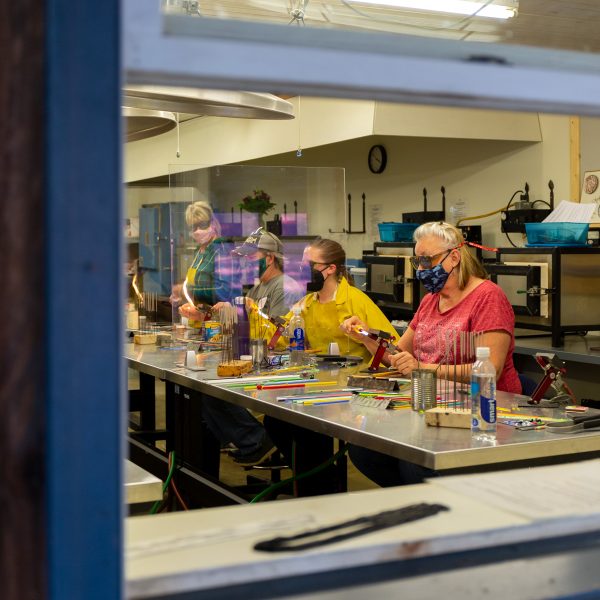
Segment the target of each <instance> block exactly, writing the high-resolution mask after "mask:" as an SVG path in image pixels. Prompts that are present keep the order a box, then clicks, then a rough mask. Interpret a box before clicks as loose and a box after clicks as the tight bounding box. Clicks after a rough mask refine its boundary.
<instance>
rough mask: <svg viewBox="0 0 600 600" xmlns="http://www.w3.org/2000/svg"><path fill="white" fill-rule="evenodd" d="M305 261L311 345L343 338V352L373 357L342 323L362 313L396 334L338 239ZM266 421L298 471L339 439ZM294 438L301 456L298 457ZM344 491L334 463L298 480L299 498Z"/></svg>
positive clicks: (303, 303)
mask: <svg viewBox="0 0 600 600" xmlns="http://www.w3.org/2000/svg"><path fill="white" fill-rule="evenodd" d="M305 259H306V260H307V261H308V264H309V265H310V269H311V281H310V283H309V284H308V286H307V288H308V290H309V293H308V294H307V295H306V296H305V297H304V298H303V299H302V300H300V302H299V303H298V305H299V306H300V307H301V309H302V316H303V317H304V323H305V328H306V331H305V335H306V340H307V342H308V345H309V346H310V348H312V349H317V350H320V351H321V352H327V348H328V345H329V343H330V342H337V343H338V346H339V348H340V352H341V353H342V354H346V355H355V356H360V357H362V358H363V360H364V361H365V362H368V361H370V360H371V358H372V356H371V353H370V352H369V351H368V350H367V349H366V348H365V346H364V345H363V344H361V343H359V342H356V341H355V340H353V339H351V338H349V337H348V336H347V335H346V334H345V333H344V332H343V331H342V330H341V329H340V325H341V324H342V323H343V322H344V321H345V320H346V319H347V318H348V317H349V316H352V315H362V316H361V317H360V318H361V319H362V320H363V321H364V322H366V323H369V326H370V327H373V328H375V329H381V330H384V331H386V332H388V333H390V334H391V335H393V336H394V337H396V335H397V334H396V331H395V330H394V328H393V326H392V324H391V323H390V322H389V321H388V319H387V318H386V316H385V315H384V314H383V313H382V312H381V310H380V309H379V307H377V305H376V304H375V303H374V302H373V301H372V300H371V299H370V298H369V297H368V296H367V295H366V294H365V293H364V292H361V291H360V290H359V289H357V288H355V287H354V286H353V285H351V282H350V281H349V277H348V274H347V270H346V252H345V251H344V249H343V248H342V246H341V245H340V244H338V242H336V241H334V240H327V239H319V240H317V241H315V242H313V243H312V244H311V245H310V246H309V247H308V248H307V249H306V251H305ZM291 317H292V313H289V314H288V315H287V316H286V319H288V320H289V319H291ZM264 425H265V427H266V429H267V432H268V433H269V436H270V437H271V439H272V440H273V441H274V442H275V444H276V446H277V447H278V448H279V450H280V451H281V452H282V453H283V455H284V457H285V458H286V460H287V463H288V464H290V465H291V464H294V465H295V469H296V472H297V473H304V472H306V471H308V470H310V469H312V468H314V467H316V466H317V465H319V464H321V463H323V462H325V461H326V460H327V459H328V458H329V457H330V456H331V455H332V453H333V440H332V439H331V438H330V437H328V436H326V435H323V434H320V433H316V432H314V431H311V430H309V429H305V428H303V427H298V426H296V425H291V424H289V423H284V422H282V421H279V420H278V419H275V418H273V417H265V421H264ZM294 442H295V456H292V448H293V447H294ZM338 489H339V482H338V481H337V478H336V477H335V470H334V467H333V466H331V467H328V468H327V469H324V470H323V471H321V472H320V473H317V474H315V475H313V476H311V477H308V478H306V479H303V480H301V481H298V483H297V490H298V495H299V496H314V495H318V494H326V493H332V492H336V491H338Z"/></svg>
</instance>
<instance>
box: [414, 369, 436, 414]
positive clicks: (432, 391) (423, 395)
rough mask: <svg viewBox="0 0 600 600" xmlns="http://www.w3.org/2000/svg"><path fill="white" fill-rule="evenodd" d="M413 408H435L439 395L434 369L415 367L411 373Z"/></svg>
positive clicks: (421, 409)
mask: <svg viewBox="0 0 600 600" xmlns="http://www.w3.org/2000/svg"><path fill="white" fill-rule="evenodd" d="M411 384H412V386H411V398H412V408H413V410H418V411H419V412H423V411H425V410H427V409H429V408H434V407H435V405H436V397H437V378H436V373H435V371H434V370H432V369H415V370H414V371H413V372H412V374H411Z"/></svg>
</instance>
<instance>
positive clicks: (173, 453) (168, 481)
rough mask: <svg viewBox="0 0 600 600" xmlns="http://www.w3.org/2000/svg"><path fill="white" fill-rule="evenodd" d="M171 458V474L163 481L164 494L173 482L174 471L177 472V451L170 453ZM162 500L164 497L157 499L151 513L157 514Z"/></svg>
mask: <svg viewBox="0 0 600 600" xmlns="http://www.w3.org/2000/svg"><path fill="white" fill-rule="evenodd" d="M169 459H170V460H171V468H170V469H169V474H168V475H167V479H166V480H165V482H164V483H163V487H162V493H163V495H164V493H165V492H166V491H167V489H168V487H169V484H170V483H171V479H172V478H173V473H175V452H170V453H169ZM162 502H163V499H162V498H161V499H160V500H157V501H156V502H155V503H154V506H153V507H152V508H151V509H150V514H151V515H154V514H156V511H157V510H158V507H159V506H160V505H161V504H162Z"/></svg>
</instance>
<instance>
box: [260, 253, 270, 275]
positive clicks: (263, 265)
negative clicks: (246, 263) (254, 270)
mask: <svg viewBox="0 0 600 600" xmlns="http://www.w3.org/2000/svg"><path fill="white" fill-rule="evenodd" d="M268 268H269V267H268V266H267V259H266V257H265V256H263V257H262V258H259V259H258V276H259V277H262V276H263V275H264V274H265V271H266V270H267V269H268Z"/></svg>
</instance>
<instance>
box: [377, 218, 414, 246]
mask: <svg viewBox="0 0 600 600" xmlns="http://www.w3.org/2000/svg"><path fill="white" fill-rule="evenodd" d="M418 226H419V224H418V223H394V222H388V223H379V224H378V227H379V239H380V240H381V241H382V242H412V235H413V233H414V231H415V229H416V228H417V227H418Z"/></svg>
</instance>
